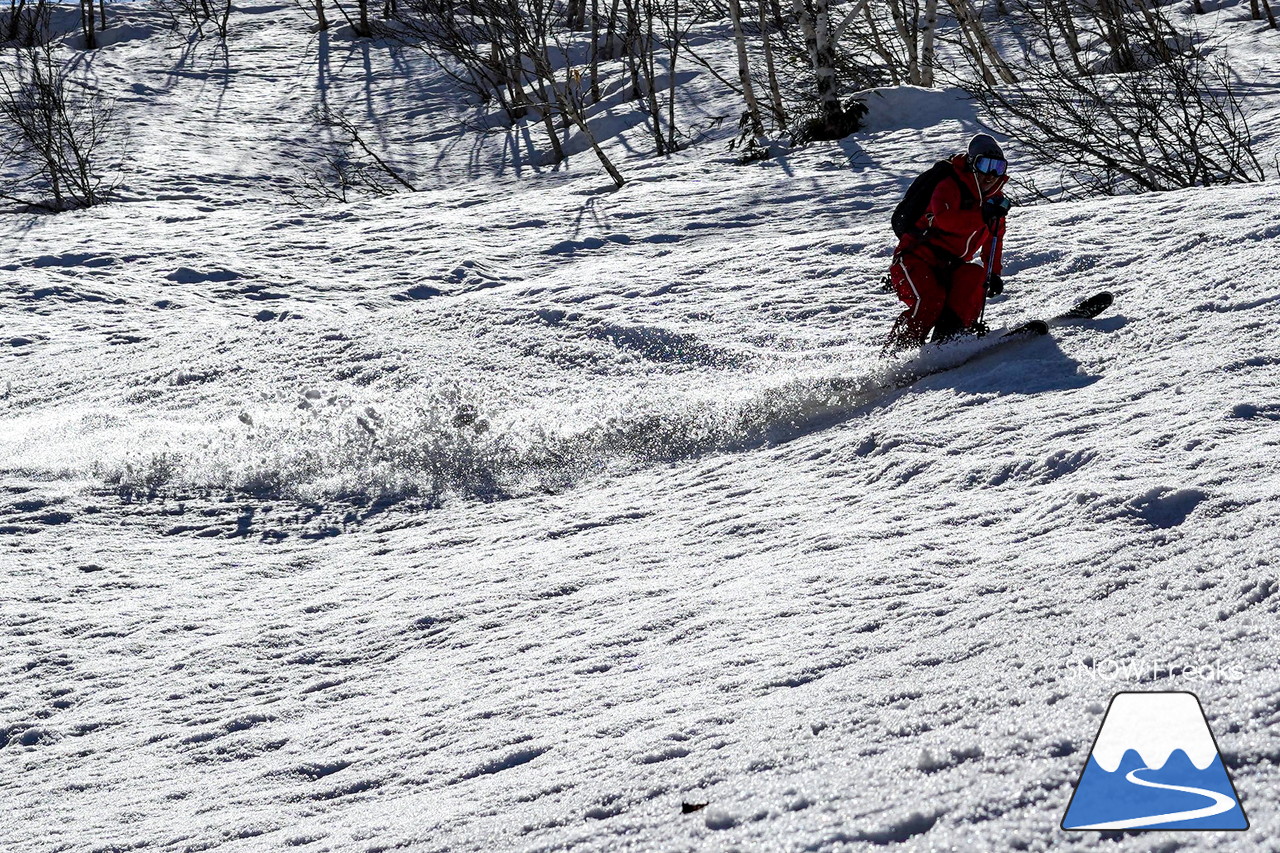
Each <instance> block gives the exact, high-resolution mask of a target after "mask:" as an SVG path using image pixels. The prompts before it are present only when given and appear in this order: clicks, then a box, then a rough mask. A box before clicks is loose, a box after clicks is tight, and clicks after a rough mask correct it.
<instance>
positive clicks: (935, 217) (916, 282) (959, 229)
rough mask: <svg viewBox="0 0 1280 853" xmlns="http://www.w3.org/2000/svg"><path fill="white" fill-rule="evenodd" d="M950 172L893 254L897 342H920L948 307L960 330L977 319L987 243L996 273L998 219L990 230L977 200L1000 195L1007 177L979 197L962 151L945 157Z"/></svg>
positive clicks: (1000, 228) (982, 294)
mask: <svg viewBox="0 0 1280 853" xmlns="http://www.w3.org/2000/svg"><path fill="white" fill-rule="evenodd" d="M951 167H952V169H954V171H955V174H954V175H948V176H946V177H944V178H943V179H942V180H941V181H939V182H938V186H937V187H936V188H935V189H934V191H933V196H932V198H930V199H929V205H928V207H926V208H925V212H924V214H923V215H922V216H921V217H920V219H919V220H917V221H916V223H915V227H914V228H913V229H912V230H910V231H908V232H907V233H906V234H904V235H903V237H902V239H901V240H900V241H899V243H898V248H897V251H896V252H894V255H893V267H892V268H891V270H890V279H891V281H892V282H893V286H894V289H895V290H897V292H898V298H899V299H901V300H902V301H903V302H905V303H906V305H907V308H906V310H905V311H903V312H902V314H901V315H900V316H899V317H898V320H897V322H896V323H895V324H894V327H893V335H892V338H893V340H894V341H896V342H898V343H903V344H914V345H917V346H919V345H922V344H924V342H925V340H926V338H927V337H928V334H929V330H930V329H932V328H933V327H934V326H935V325H937V323H938V318H939V316H941V314H942V311H943V309H944V308H950V309H951V311H952V312H954V313H955V315H956V319H958V320H959V324H960V328H967V327H970V326H972V325H974V324H975V323H976V322H977V321H978V317H979V316H980V315H981V313H982V305H983V301H984V300H985V298H986V292H985V286H986V280H987V269H986V262H987V258H988V257H989V256H990V253H991V243H992V241H993V240H995V241H996V253H995V257H994V259H993V263H992V269H991V272H993V273H997V274H998V273H999V272H1000V268H1001V267H1000V243H1001V240H1000V238H1002V237H1003V236H1004V220H1003V219H999V220H997V221H996V224H995V233H993V231H992V229H991V228H989V227H988V225H987V223H986V221H985V220H984V219H983V218H982V201H983V199H984V198H994V197H995V196H998V195H1000V191H1001V189H1002V188H1003V187H1004V184H1005V181H1006V180H1007V177H1005V176H1001V177H1000V179H999V180H997V181H996V182H995V184H994V185H993V186H992V187H991V188H990V190H988V192H987V193H986V194H985V195H984V194H983V193H982V190H981V187H980V185H979V184H978V178H977V175H975V174H974V173H973V172H972V171H971V170H970V169H969V166H968V163H967V162H966V159H965V155H963V154H957V155H956V156H954V157H952V158H951Z"/></svg>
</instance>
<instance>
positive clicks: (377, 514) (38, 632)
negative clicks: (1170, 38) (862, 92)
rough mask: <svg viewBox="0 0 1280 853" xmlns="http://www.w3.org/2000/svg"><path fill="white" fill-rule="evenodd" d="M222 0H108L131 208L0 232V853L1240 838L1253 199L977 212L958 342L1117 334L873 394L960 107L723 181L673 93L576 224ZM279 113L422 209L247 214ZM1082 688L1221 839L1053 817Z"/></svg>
mask: <svg viewBox="0 0 1280 853" xmlns="http://www.w3.org/2000/svg"><path fill="white" fill-rule="evenodd" d="M246 5H247V8H245V9H243V10H242V11H241V14H240V16H239V19H238V21H237V23H236V26H235V28H234V29H233V36H232V39H231V42H230V46H229V48H228V50H227V51H226V52H225V53H223V52H222V51H220V50H218V49H216V45H213V44H210V43H200V44H195V45H187V44H184V43H181V42H177V41H175V40H174V39H173V38H172V37H171V36H169V35H166V34H165V33H164V32H162V31H161V30H160V29H158V28H157V27H155V26H154V18H153V17H150V16H151V13H150V12H149V10H148V9H147V8H146V7H145V5H141V6H138V7H136V8H135V7H133V6H130V7H129V10H128V11H127V12H122V13H121V14H122V15H124V16H125V17H126V23H127V24H128V25H129V26H130V27H131V28H132V29H131V30H130V32H131V33H134V34H138V35H137V37H134V38H129V39H125V40H121V41H119V42H117V43H115V44H112V45H111V46H109V47H107V48H105V49H103V50H101V51H99V52H98V53H96V54H95V55H93V56H92V57H89V58H87V59H86V61H85V68H86V72H85V73H86V74H91V75H92V78H91V79H92V82H93V85H96V86H99V87H101V89H102V91H104V92H118V93H121V94H120V106H121V109H122V110H124V111H126V112H127V113H128V114H129V115H130V116H131V117H132V119H133V121H134V139H133V143H132V151H133V154H132V160H133V164H134V168H133V169H132V170H131V172H130V174H129V175H128V176H127V179H126V185H125V187H124V191H125V193H126V196H127V199H128V200H127V201H124V202H121V203H117V204H113V205H108V206H104V207H100V208H96V209H93V210H90V211H85V212H78V213H67V214H61V215H58V216H52V217H48V216H32V215H27V214H16V213H10V214H6V215H5V216H4V217H3V220H0V228H2V229H3V234H4V239H5V245H6V246H7V247H8V252H7V253H6V254H7V257H6V258H5V259H4V261H5V265H4V269H5V286H4V287H3V288H0V322H2V323H3V330H2V332H0V371H3V375H2V378H0V386H3V389H4V390H3V392H0V393H2V394H3V398H2V399H0V567H2V569H3V577H4V585H3V591H2V592H0V626H2V628H0V630H2V631H3V638H4V642H5V648H6V649H7V650H8V652H9V653H8V654H7V655H5V657H4V659H3V661H2V662H0V757H2V758H3V760H2V761H0V792H2V793H3V799H4V802H5V805H6V808H5V810H4V813H3V815H2V816H0V848H3V849H6V850H8V849H12V850H24V851H25V850H50V851H52V850H75V851H90V850H118V849H161V850H175V851H177V850H222V851H257V850H273V849H281V848H286V847H288V848H292V847H300V848H303V849H307V850H342V851H348V850H360V851H380V850H391V849H405V850H414V851H437V850H439V851H444V850H449V851H465V850H476V851H480V850H494V849H499V850H529V851H533V850H559V849H569V848H572V849H580V850H620V849H632V850H644V851H653V850H671V851H676V850H692V849H716V850H720V849H725V850H729V849H740V850H795V851H800V850H862V849H868V850H870V849H881V848H883V847H885V846H901V847H902V848H903V849H909V850H925V849H960V850H999V849H1023V850H1048V849H1055V850H1056V849H1063V850H1066V849H1073V850H1074V849H1081V850H1084V849H1108V850H1115V849H1120V850H1142V851H1146V850H1172V849H1205V850H1208V849H1226V848H1227V847H1230V848H1231V849H1242V850H1271V849H1276V848H1275V846H1274V845H1275V841H1274V839H1275V838H1276V837H1277V836H1278V835H1280V820H1278V819H1277V817H1276V791H1277V790H1280V771H1278V770H1277V768H1278V767H1280V740H1278V739H1277V735H1276V730H1277V729H1276V726H1277V724H1280V675H1277V673H1276V671H1275V668H1274V666H1273V661H1274V637H1275V634H1276V631H1277V627H1278V625H1277V622H1278V616H1277V613H1278V611H1280V580H1277V576H1276V570H1275V568H1274V566H1275V564H1276V562H1277V546H1276V545H1275V537H1274V534H1273V532H1272V531H1273V527H1274V518H1275V515H1276V511H1277V508H1278V507H1277V503H1278V502H1280V464H1278V463H1277V461H1276V454H1277V447H1278V446H1280V395H1278V394H1277V390H1276V383H1275V381H1274V374H1275V370H1276V366H1277V365H1278V364H1280V345H1277V343H1276V334H1275V328H1276V325H1277V320H1278V319H1280V272H1277V270H1280V242H1278V241H1277V237H1280V227H1278V226H1277V224H1276V215H1275V211H1276V209H1277V208H1278V207H1280V184H1278V183H1277V181H1276V180H1275V179H1274V177H1273V179H1272V180H1270V181H1268V182H1266V183H1263V184H1258V185H1251V186H1233V187H1221V188H1212V189H1200V190H1194V191H1185V192H1175V193H1167V194H1160V195H1149V196H1140V197H1120V198H1099V199H1093V200H1089V201H1082V202H1072V203H1062V204H1056V205H1050V206H1027V207H1021V208H1019V209H1018V210H1017V211H1016V212H1015V218H1014V219H1013V220H1011V229H1010V238H1009V244H1008V247H1007V261H1006V273H1007V280H1008V290H1007V295H1006V296H1004V297H1001V298H999V299H997V300H994V301H993V302H992V304H991V305H990V306H989V308H988V318H989V319H990V320H991V321H992V322H995V323H1012V322H1016V321H1018V320H1020V319H1024V318H1027V317H1033V316H1043V315H1044V314H1046V313H1048V312H1052V311H1055V310H1057V309H1058V308H1060V307H1065V306H1066V305H1067V304H1069V303H1070V302H1072V301H1074V300H1075V299H1076V298H1077V297H1078V296H1080V295H1083V294H1087V293H1090V292H1093V291H1097V290H1100V289H1110V290H1113V291H1114V292H1115V293H1116V294H1117V302H1116V305H1115V307H1114V309H1113V310H1112V311H1111V312H1109V313H1108V314H1106V315H1104V316H1103V317H1102V318H1100V319H1099V320H1096V321H1092V322H1089V323H1081V324H1076V325H1072V326H1067V327H1063V328H1060V329H1058V330H1055V333H1054V335H1053V336H1052V338H1051V339H1041V340H1036V341H1033V342H1029V343H1026V344H1023V345H1019V346H1018V347H1017V348H1016V350H1012V351H1007V352H1006V353H1004V354H1003V355H1001V356H992V357H988V358H980V359H978V360H976V361H974V362H972V363H970V364H968V365H966V366H964V367H962V368H959V369H957V370H954V371H950V372H945V373H941V374H938V375H934V376H931V377H928V378H925V379H922V380H921V381H919V382H917V383H915V384H913V385H911V386H910V387H908V388H905V389H901V390H886V389H883V388H882V387H881V385H882V382H883V380H884V379H885V378H886V377H887V376H888V375H889V373H890V372H891V371H892V369H893V368H892V365H889V364H886V362H885V361H884V360H882V359H881V358H879V355H878V353H879V346H880V342H881V340H882V336H883V333H884V331H885V329H886V328H887V327H888V325H889V323H890V322H891V321H892V318H893V316H894V315H895V313H896V312H897V310H898V305H897V303H896V302H895V301H894V300H893V299H892V298H891V297H889V296H886V295H885V294H883V293H881V292H879V291H878V289H877V279H878V278H879V276H880V275H881V274H882V273H883V271H884V268H885V267H886V265H887V262H888V257H889V253H890V251H891V245H890V240H889V236H888V227H887V223H888V212H889V210H890V209H891V207H892V205H893V204H894V203H895V202H896V200H897V197H898V196H899V194H900V193H901V191H902V189H903V188H904V187H905V185H906V183H907V181H909V180H910V178H911V177H912V176H913V174H914V173H915V172H916V171H917V170H918V168H919V167H920V166H922V165H924V164H927V163H929V162H931V161H932V160H933V159H935V158H936V157H937V156H939V155H940V154H944V153H947V152H948V151H950V150H952V149H955V148H958V147H959V146H961V145H962V144H963V142H964V140H965V139H967V137H968V136H969V135H970V134H971V133H973V132H975V131H976V130H977V129H978V125H977V124H976V117H975V116H974V115H973V113H972V110H971V107H970V106H969V105H968V104H966V103H964V102H962V101H958V100H956V98H955V96H954V95H953V94H950V93H947V92H942V93H920V92H918V91H915V90H885V91H884V92H881V93H877V94H875V96H874V98H873V106H872V110H873V111H872V114H871V116H870V119H871V125H870V127H871V129H870V131H869V132H868V133H866V134H864V135H858V136H854V137H850V138H849V139H846V140H844V141H842V142H840V143H834V144H829V145H816V146H812V147H810V148H808V149H805V150H801V151H798V152H795V153H793V154H791V155H788V156H786V157H784V158H780V159H777V160H774V161H770V162H766V163H761V164H756V165H753V166H750V167H745V168H744V167H736V166H733V165H732V162H731V160H730V158H729V156H728V155H727V154H726V152H725V150H724V143H725V141H726V139H727V136H726V134H727V133H729V131H725V130H715V129H714V125H715V120H716V117H717V116H728V115H731V114H732V113H733V111H734V110H736V109H737V108H738V107H737V106H736V103H735V102H734V101H733V100H732V98H726V97H724V96H723V95H721V94H717V93H716V91H715V88H714V82H713V81H711V80H709V79H706V78H707V77H708V76H709V75H701V76H699V77H698V78H697V79H696V80H695V81H692V82H691V83H690V84H689V87H688V90H687V91H688V93H689V94H688V101H687V103H686V104H685V106H684V109H685V112H684V115H686V116H687V117H688V121H689V123H690V125H691V126H699V127H703V128H704V129H706V130H707V132H708V133H710V134H711V137H710V139H709V141H707V142H705V143H704V144H702V145H700V146H698V147H694V148H692V149H690V150H688V151H685V152H683V153H681V154H680V155H678V156H676V157H673V158H671V159H670V160H666V161H660V160H654V159H650V158H646V157H645V156H643V155H644V151H645V139H644V134H643V132H642V129H638V128H637V127H632V129H631V131H629V132H628V133H627V134H626V135H624V136H623V137H622V141H621V142H617V143H615V144H614V145H613V146H612V148H611V151H612V152H613V153H614V154H615V156H617V157H618V159H619V163H620V166H621V167H622V169H623V171H624V174H626V175H627V177H628V178H629V183H628V184H627V185H626V186H625V187H624V188H622V189H621V190H619V191H617V192H611V191H609V190H608V186H609V182H608V180H607V178H606V177H604V175H603V174H602V173H601V171H600V169H599V167H598V165H597V164H596V163H595V162H594V161H593V160H592V159H591V158H590V156H589V155H577V156H575V157H573V158H572V160H571V161H570V163H569V165H568V166H567V167H565V166H561V167H558V168H551V167H547V166H543V165H539V159H538V155H537V154H536V151H533V150H532V149H531V148H530V146H529V145H528V144H527V143H526V142H525V141H524V139H522V136H523V133H522V132H521V131H517V132H515V133H512V134H502V133H490V134H477V133H474V132H464V131H463V130H462V129H461V127H462V126H461V124H460V122H462V121H463V120H464V119H466V118H468V117H473V116H474V110H473V108H471V107H468V106H467V105H466V104H465V103H464V102H463V101H462V99H461V98H460V97H459V96H457V95H456V94H455V93H453V91H452V90H451V89H450V88H449V87H448V86H447V85H446V83H445V81H444V80H443V79H442V78H441V77H440V76H439V75H438V74H434V73H433V72H432V71H431V69H430V66H429V64H428V63H427V62H426V61H425V59H424V58H422V57H420V56H416V55H414V54H412V53H409V52H405V51H400V50H394V49H390V48H388V47H387V46H385V45H383V46H379V45H373V46H371V45H366V44H362V43H359V42H353V41H351V40H349V39H344V38H343V37H342V34H341V33H340V32H339V33H335V34H333V35H332V36H330V37H328V38H320V37H317V36H314V35H310V34H308V33H307V32H306V29H305V22H304V20H303V19H302V17H301V14H300V13H299V12H296V11H295V10H293V9H292V8H290V7H288V6H286V5H261V4H252V3H251V4H246ZM1242 9H1243V7H1240V6H1231V7H1228V8H1226V9H1224V10H1223V11H1222V12H1221V22H1220V24H1219V26H1220V27H1221V28H1222V29H1223V30H1224V31H1226V32H1228V33H1229V34H1230V36H1231V42H1230V43H1231V44H1232V46H1233V50H1238V51H1239V52H1240V57H1241V58H1240V62H1241V66H1240V67H1241V68H1242V69H1244V72H1243V73H1244V76H1245V78H1246V80H1245V83H1246V84H1247V85H1249V86H1252V87H1253V88H1252V89H1251V96H1252V102H1253V103H1254V104H1255V106H1256V107H1257V108H1258V109H1259V113H1258V115H1257V116H1256V119H1255V128H1256V129H1257V130H1258V135H1259V143H1260V146H1261V147H1262V150H1263V152H1264V153H1265V154H1266V155H1267V158H1268V159H1270V158H1272V157H1274V156H1275V154H1276V152H1277V150H1278V147H1277V137H1276V133H1275V129H1276V122H1277V117H1278V116H1280V102H1278V101H1277V100H1276V94H1275V92H1274V84H1269V83H1268V82H1267V81H1269V80H1274V79H1276V78H1275V74H1276V72H1277V70H1280V69H1278V62H1277V60H1276V58H1275V57H1276V56H1277V53H1276V50H1275V48H1276V44H1277V36H1276V35H1275V34H1274V33H1271V32H1268V31H1265V30H1263V29H1261V28H1260V27H1258V26H1256V25H1254V24H1252V23H1248V22H1241V20H1240V18H1241V16H1242ZM144 34H145V35H144ZM725 62H726V65H727V64H728V63H729V59H728V57H727V56H726V58H725ZM322 68H323V69H324V73H323V74H321V73H320V69H322ZM322 99H329V100H331V101H332V102H333V103H335V104H338V105H341V106H343V107H344V108H347V109H352V110H354V109H357V108H363V109H365V112H364V113H363V115H365V116H367V117H369V119H368V120H369V121H370V123H371V124H373V123H374V117H377V122H380V123H381V124H380V125H379V137H378V138H379V139H381V140H383V142H384V143H385V144H386V146H387V150H388V151H389V152H395V156H397V157H398V158H400V162H402V163H403V164H406V166H407V167H409V168H411V169H412V170H413V174H414V176H415V178H416V179H418V180H420V181H421V182H422V184H423V185H424V186H426V187H427V188H428V189H427V190H426V191H424V192H421V193H417V194H413V195H401V196H396V197H392V198H384V199H374V200H367V201H362V202H358V203H355V204H351V205H346V206H329V207H324V206H321V207H316V208H312V209H306V208H299V207H295V206H291V205H289V204H288V203H287V202H286V200H285V196H284V195H283V193H282V191H281V190H282V187H283V185H284V183H285V182H286V181H287V180H288V174H289V169H290V168H293V167H295V166H296V163H297V162H298V161H299V157H298V156H297V151H298V150H299V149H298V146H299V145H302V144H304V143H305V144H310V142H309V141H308V137H307V131H306V120H305V116H306V114H307V111H308V110H310V109H311V108H312V107H314V106H315V105H316V104H317V103H318V102H320V101H321V100H322ZM628 109H629V108H628V107H627V105H626V104H625V102H618V103H615V104H613V105H612V106H611V107H610V110H611V111H612V112H611V114H610V115H602V116H601V117H600V121H601V122H602V124H603V123H607V122H616V123H617V126H627V125H628V122H631V121H633V119H631V118H628V114H627V110H628ZM536 132H537V129H536V128H531V129H529V136H528V137H527V138H528V139H536V136H535V134H536ZM717 134H718V135H717ZM1010 150H1011V152H1014V153H1015V164H1016V150H1017V146H1016V144H1015V143H1011V144H1010ZM1121 689H1166V690H1192V691H1194V692H1196V693H1197V694H1198V696H1199V697H1200V700H1201V702H1202V703H1203V705H1204V708H1205V710H1206V712H1207V714H1208V717H1209V721H1210V723H1211V725H1212V726H1213V730H1214V733H1215V735H1216V737H1217V741H1218V745H1219V746H1220V748H1221V749H1222V750H1223V754H1224V757H1225V759H1226V763H1227V765H1228V767H1229V768H1230V769H1231V772H1232V775H1233V779H1234V782H1235V786H1236V788H1237V789H1238V790H1239V791H1240V794H1241V797H1242V799H1243V801H1244V808H1245V811H1246V813H1247V814H1248V816H1249V819H1250V821H1251V824H1252V828H1251V829H1250V830H1249V831H1248V832H1247V833H1245V834H1222V833H1210V834H1187V835H1177V836H1171V835H1166V834H1163V833H1162V834H1157V835H1150V836H1144V835H1129V836H1116V837H1101V836H1099V835H1098V834H1096V833H1065V832H1063V831H1061V830H1060V829H1058V822H1059V820H1060V819H1061V817H1062V812H1063V810H1064V809H1065V808H1066V805H1067V802H1068V800H1069V799H1070V795H1071V790H1072V785H1073V784H1074V782H1075V780H1076V779H1077V777H1078V775H1079V773H1080V770H1081V768H1082V767H1083V765H1084V762H1085V760H1086V759H1087V756H1088V753H1089V748H1090V744H1091V743H1092V739H1093V737H1094V735H1095V734H1096V732H1097V726H1098V724H1099V723H1100V721H1101V714H1102V712H1103V710H1104V709H1105V707H1106V704H1107V701H1108V699H1109V698H1110V696H1111V695H1112V694H1113V693H1114V692H1116V691H1117V690H1121ZM685 803H689V804H694V805H700V804H704V803H705V804H707V805H706V807H705V808H702V809H699V810H696V811H692V812H690V813H688V814H685V813H683V808H682V806H683V805H684V804H685Z"/></svg>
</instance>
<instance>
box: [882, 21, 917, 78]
mask: <svg viewBox="0 0 1280 853" xmlns="http://www.w3.org/2000/svg"><path fill="white" fill-rule="evenodd" d="M889 14H890V16H891V17H892V18H893V26H894V29H896V30H897V31H898V40H899V41H901V42H902V47H903V49H904V50H906V52H907V82H908V83H910V84H911V85H912V86H919V85H920V54H919V45H918V43H917V36H918V34H917V33H916V31H915V27H914V26H908V25H907V19H906V15H904V14H903V13H902V6H901V5H899V0H889ZM914 23H915V22H914V21H912V24H913V25H914Z"/></svg>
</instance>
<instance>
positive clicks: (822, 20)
mask: <svg viewBox="0 0 1280 853" xmlns="http://www.w3.org/2000/svg"><path fill="white" fill-rule="evenodd" d="M827 2H828V0H814V3H813V11H814V15H813V26H814V31H815V32H814V35H815V36H816V44H815V47H816V50H815V51H814V58H815V60H816V62H815V64H814V66H813V76H814V77H816V78H817V81H818V101H819V103H821V104H822V116H823V118H824V119H825V120H826V122H827V123H828V124H832V123H834V122H836V121H837V120H839V118H840V93H839V91H838V87H837V85H836V62H835V50H834V48H833V46H832V43H831V16H830V14H829V13H828V11H827Z"/></svg>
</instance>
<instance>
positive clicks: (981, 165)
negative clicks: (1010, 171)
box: [973, 157, 1009, 175]
mask: <svg viewBox="0 0 1280 853" xmlns="http://www.w3.org/2000/svg"><path fill="white" fill-rule="evenodd" d="M1008 166H1009V163H1008V161H1006V160H1001V159H1000V158H999V157H975V158H974V160H973V171H975V172H978V173H979V174H982V175H1003V174H1004V170H1005V169H1006V168H1008Z"/></svg>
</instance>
